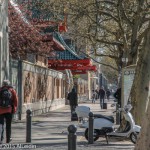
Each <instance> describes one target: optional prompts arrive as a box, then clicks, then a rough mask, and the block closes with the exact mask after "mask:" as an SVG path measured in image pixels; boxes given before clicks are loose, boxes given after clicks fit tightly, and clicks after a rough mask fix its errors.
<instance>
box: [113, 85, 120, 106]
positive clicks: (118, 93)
mask: <svg viewBox="0 0 150 150" xmlns="http://www.w3.org/2000/svg"><path fill="white" fill-rule="evenodd" d="M114 97H115V98H116V99H117V103H118V104H119V105H120V107H121V88H118V89H117V91H116V92H115V93H114Z"/></svg>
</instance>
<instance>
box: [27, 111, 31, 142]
mask: <svg viewBox="0 0 150 150" xmlns="http://www.w3.org/2000/svg"><path fill="white" fill-rule="evenodd" d="M26 113H27V114H26V143H31V116H32V112H31V110H29V109H28V110H27V111H26Z"/></svg>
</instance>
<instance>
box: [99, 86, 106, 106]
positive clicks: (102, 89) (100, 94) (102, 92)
mask: <svg viewBox="0 0 150 150" xmlns="http://www.w3.org/2000/svg"><path fill="white" fill-rule="evenodd" d="M105 93H106V92H105V90H104V87H103V86H102V87H101V88H100V90H99V98H100V107H101V109H103V105H104V99H105Z"/></svg>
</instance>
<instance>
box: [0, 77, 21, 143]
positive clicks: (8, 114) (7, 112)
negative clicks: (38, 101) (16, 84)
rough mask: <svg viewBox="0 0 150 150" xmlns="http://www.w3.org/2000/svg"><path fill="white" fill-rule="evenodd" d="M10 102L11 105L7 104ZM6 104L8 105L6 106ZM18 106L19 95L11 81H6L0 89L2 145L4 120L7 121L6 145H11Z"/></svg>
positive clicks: (0, 141) (0, 139)
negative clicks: (14, 116) (13, 119)
mask: <svg viewBox="0 0 150 150" xmlns="http://www.w3.org/2000/svg"><path fill="white" fill-rule="evenodd" d="M6 95H7V96H6ZM4 96H5V97H4ZM8 98H10V99H8ZM6 100H7V101H6ZM8 101H9V102H10V103H6V102H8ZM4 102H5V103H4ZM4 104H5V105H4ZM6 104H8V105H7V106H6ZM17 106H18V96H17V93H16V91H15V90H14V89H13V87H12V86H10V82H9V80H4V81H3V86H2V87H1V88H0V136H1V137H0V143H2V142H3V133H4V120H5V121H6V143H9V142H10V141H11V140H12V139H11V122H12V115H13V114H14V113H15V112H16V111H17Z"/></svg>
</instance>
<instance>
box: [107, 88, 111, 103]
mask: <svg viewBox="0 0 150 150" xmlns="http://www.w3.org/2000/svg"><path fill="white" fill-rule="evenodd" d="M110 95H111V92H110V91H109V89H107V91H106V96H107V100H108V101H109V97H110Z"/></svg>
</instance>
